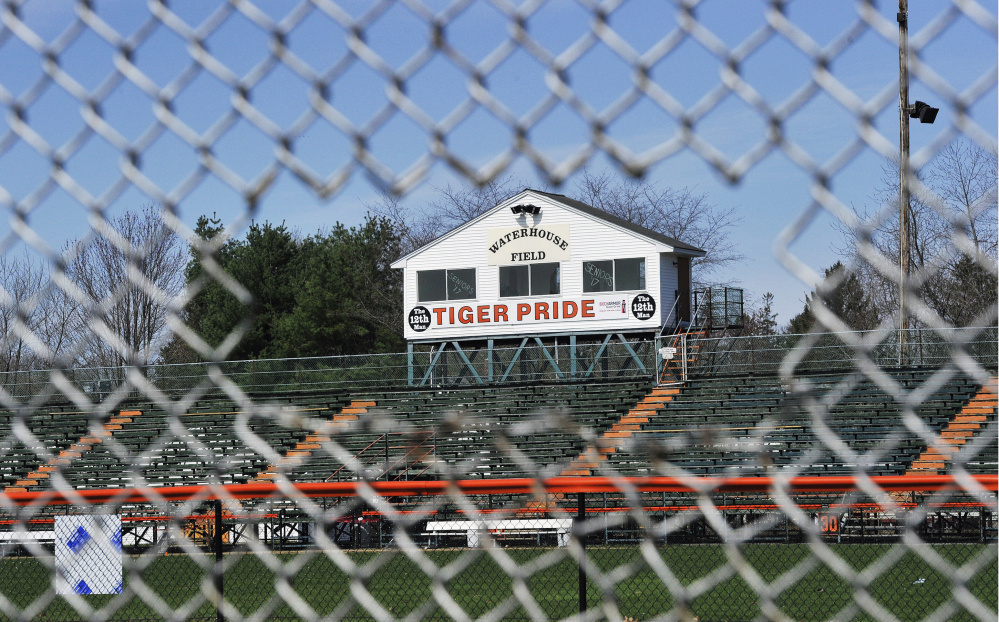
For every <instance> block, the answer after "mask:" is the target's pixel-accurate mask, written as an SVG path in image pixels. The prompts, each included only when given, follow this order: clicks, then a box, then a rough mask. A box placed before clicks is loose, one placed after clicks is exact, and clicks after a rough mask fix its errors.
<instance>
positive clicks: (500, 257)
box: [486, 223, 572, 266]
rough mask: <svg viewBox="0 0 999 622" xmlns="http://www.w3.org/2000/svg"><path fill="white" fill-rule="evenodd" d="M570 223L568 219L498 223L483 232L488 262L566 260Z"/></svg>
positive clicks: (567, 256)
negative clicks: (530, 223) (536, 224)
mask: <svg viewBox="0 0 999 622" xmlns="http://www.w3.org/2000/svg"><path fill="white" fill-rule="evenodd" d="M570 235H571V234H570V227H569V225H568V224H567V223H558V224H551V225H548V226H547V227H534V226H531V227H497V228H495V229H490V230H489V231H488V232H487V234H486V246H487V247H488V248H489V253H488V254H487V255H486V256H487V257H488V258H489V263H490V264H491V265H494V266H495V265H503V264H516V263H530V262H532V261H568V260H569V259H570V258H571V256H572V252H571V250H570V248H569V243H570V242H569V236H570Z"/></svg>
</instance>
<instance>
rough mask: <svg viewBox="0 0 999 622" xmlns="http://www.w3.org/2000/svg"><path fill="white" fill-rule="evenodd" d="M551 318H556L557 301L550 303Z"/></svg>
mask: <svg viewBox="0 0 999 622" xmlns="http://www.w3.org/2000/svg"><path fill="white" fill-rule="evenodd" d="M552 318H554V319H556V320H557V319H558V301H556V302H553V303H552Z"/></svg>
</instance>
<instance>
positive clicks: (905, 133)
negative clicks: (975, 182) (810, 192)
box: [897, 0, 911, 367]
mask: <svg viewBox="0 0 999 622" xmlns="http://www.w3.org/2000/svg"><path fill="white" fill-rule="evenodd" d="M897 18H898V102H899V104H898V121H899V123H898V146H899V156H898V270H899V276H898V364H899V366H900V367H901V366H902V365H903V364H904V363H905V362H906V361H907V359H908V356H907V352H906V344H905V341H906V330H907V329H908V328H909V313H908V311H907V310H906V308H905V306H906V305H905V296H906V292H908V290H909V272H910V268H911V266H910V262H909V0H898V16H897Z"/></svg>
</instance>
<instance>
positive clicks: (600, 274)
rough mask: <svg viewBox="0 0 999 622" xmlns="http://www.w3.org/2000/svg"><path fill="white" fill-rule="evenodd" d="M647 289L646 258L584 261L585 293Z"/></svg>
mask: <svg viewBox="0 0 999 622" xmlns="http://www.w3.org/2000/svg"><path fill="white" fill-rule="evenodd" d="M642 289H645V258H644V257H636V258H634V259H605V260H603V261H584V262H583V291H584V292H585V293H588V294H590V293H599V292H613V291H628V290H642Z"/></svg>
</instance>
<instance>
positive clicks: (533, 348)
mask: <svg viewBox="0 0 999 622" xmlns="http://www.w3.org/2000/svg"><path fill="white" fill-rule="evenodd" d="M407 362H408V367H409V369H408V370H407V378H408V383H409V386H413V387H425V386H452V385H486V384H503V383H511V382H541V381H543V382H573V381H582V380H593V379H601V380H613V379H621V378H642V377H649V378H650V379H651V378H652V375H653V374H654V371H655V368H656V351H655V334H653V333H630V334H628V333H584V334H580V333H575V334H564V335H543V336H538V335H517V336H515V337H513V338H509V339H495V338H490V339H479V340H461V341H458V340H447V341H437V342H413V341H411V342H410V343H409V346H408V351H407Z"/></svg>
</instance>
